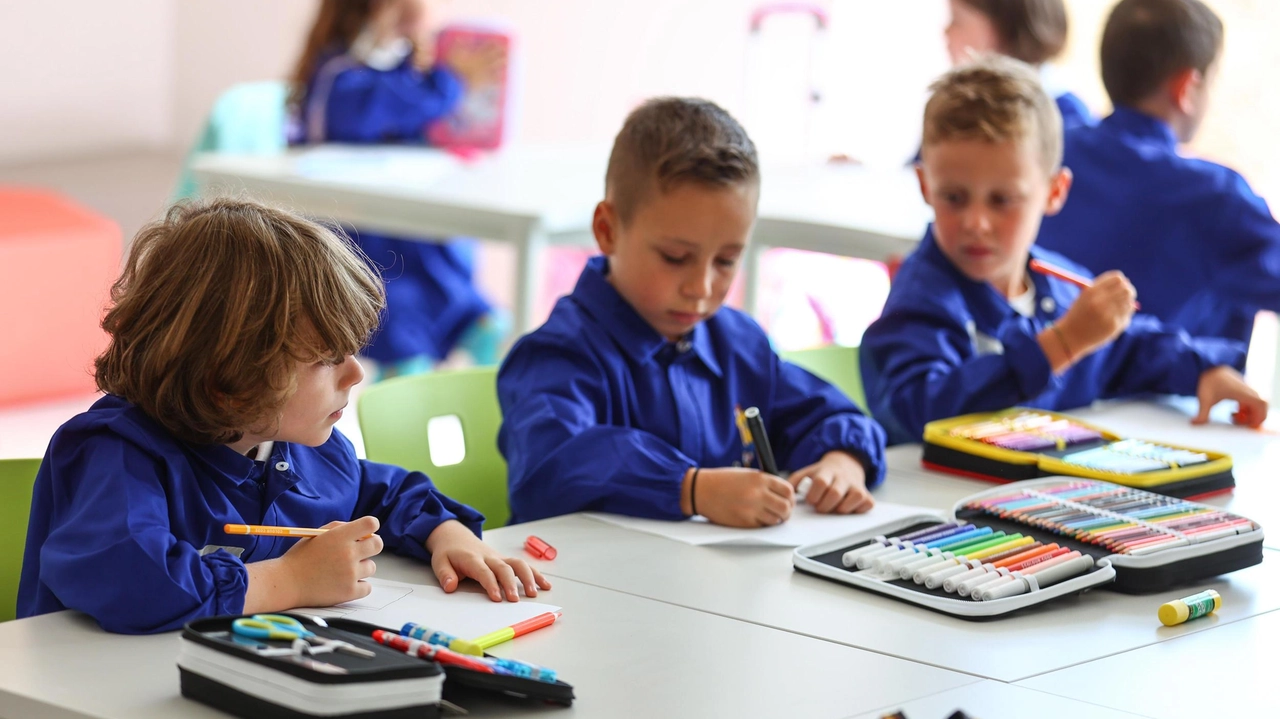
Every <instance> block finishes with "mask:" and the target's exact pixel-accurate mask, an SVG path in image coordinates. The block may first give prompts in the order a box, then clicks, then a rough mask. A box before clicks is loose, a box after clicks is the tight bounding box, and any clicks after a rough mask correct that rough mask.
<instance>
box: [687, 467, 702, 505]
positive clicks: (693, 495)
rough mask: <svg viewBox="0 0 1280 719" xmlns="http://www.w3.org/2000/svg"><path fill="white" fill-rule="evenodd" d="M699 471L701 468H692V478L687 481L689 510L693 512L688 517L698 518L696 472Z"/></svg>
mask: <svg viewBox="0 0 1280 719" xmlns="http://www.w3.org/2000/svg"><path fill="white" fill-rule="evenodd" d="M701 471H702V468H701V467H694V468H693V478H692V479H690V480H689V509H691V510H693V513H692V514H690V515H689V516H691V517H696V516H698V472H701Z"/></svg>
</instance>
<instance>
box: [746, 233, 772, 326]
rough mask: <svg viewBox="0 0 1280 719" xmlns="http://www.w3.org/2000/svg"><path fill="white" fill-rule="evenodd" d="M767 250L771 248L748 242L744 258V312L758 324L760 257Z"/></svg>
mask: <svg viewBox="0 0 1280 719" xmlns="http://www.w3.org/2000/svg"><path fill="white" fill-rule="evenodd" d="M767 249H769V248H768V247H765V246H764V245H762V244H760V243H758V242H755V241H752V242H748V243H747V249H746V253H745V255H744V256H743V258H742V284H743V292H742V311H743V312H746V313H747V314H748V315H750V316H751V317H754V318H755V319H756V321H757V322H758V321H759V320H760V318H759V317H758V316H757V314H756V312H757V310H759V307H758V306H757V305H758V304H759V302H760V292H759V290H760V256H761V255H763V254H764V251H765V250H767Z"/></svg>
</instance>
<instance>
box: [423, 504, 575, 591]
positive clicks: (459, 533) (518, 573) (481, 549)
mask: <svg viewBox="0 0 1280 719" xmlns="http://www.w3.org/2000/svg"><path fill="white" fill-rule="evenodd" d="M427 551H428V552H431V568H432V569H433V570H435V573H436V579H437V580H439V581H440V587H441V588H442V589H444V590H445V591H446V592H452V591H453V590H455V589H457V588H458V579H459V575H461V576H463V577H471V578H472V579H474V580H476V581H477V582H479V583H480V586H482V587H484V591H485V592H486V593H488V595H489V598H490V599H492V600H493V601H495V602H501V601H502V599H503V597H506V599H507V601H509V602H518V601H520V591H519V589H520V588H519V585H520V584H523V585H524V593H525V594H526V595H527V596H530V597H536V596H538V588H539V587H541V588H542V589H550V588H551V582H548V581H547V580H546V578H545V577H543V576H542V574H541V573H540V572H538V570H536V569H534V568H533V567H530V566H529V563H528V562H526V561H524V560H523V559H517V558H515V557H507V558H505V559H504V558H503V557H502V556H501V555H500V554H498V551H497V550H496V549H494V548H493V547H490V546H489V545H487V544H485V543H484V542H482V541H480V538H479V537H477V536H476V535H474V534H472V533H471V530H470V529H467V528H466V527H465V526H464V525H463V524H462V523H461V522H458V521H455V520H452V519H451V520H449V521H447V522H444V523H442V524H441V525H440V526H439V527H436V528H435V530H433V531H432V532H431V534H430V535H429V536H428V537H427ZM517 580H518V581H517Z"/></svg>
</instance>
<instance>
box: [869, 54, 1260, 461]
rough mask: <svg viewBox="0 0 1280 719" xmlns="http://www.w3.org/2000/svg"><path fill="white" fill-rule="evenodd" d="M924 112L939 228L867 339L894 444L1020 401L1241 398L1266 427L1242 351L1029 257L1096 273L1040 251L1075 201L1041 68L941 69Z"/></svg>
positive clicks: (1118, 278) (925, 177)
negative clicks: (1042, 232) (1242, 369)
mask: <svg viewBox="0 0 1280 719" xmlns="http://www.w3.org/2000/svg"><path fill="white" fill-rule="evenodd" d="M932 93H933V94H932V96H931V98H930V99H929V102H928V104H927V105H926V107H925V116H924V144H923V147H922V159H921V163H920V165H919V167H918V169H917V172H918V173H919V178H920V190H921V193H922V194H923V195H924V198H925V201H926V202H928V203H929V204H930V205H931V206H932V207H933V209H934V213H935V221H934V224H933V225H932V226H931V227H930V228H929V230H928V232H927V233H926V235H925V237H924V240H923V241H922V242H921V244H920V247H919V248H918V249H917V250H916V251H915V252H914V253H913V254H912V255H911V256H910V257H909V258H908V259H907V260H906V261H905V262H904V263H903V265H902V268H901V270H899V273H898V275H897V276H896V277H895V278H894V282H893V286H892V288H891V289H890V292H889V298H888V300H887V301H886V303H885V308H884V314H883V315H882V316H881V317H880V319H878V320H877V321H876V322H875V323H874V324H872V326H871V327H870V328H869V329H868V330H867V332H866V334H865V335H864V336H863V340H862V349H861V359H862V375H863V382H864V385H865V388H866V392H867V400H868V402H869V403H870V406H871V413H872V415H873V416H874V417H875V418H876V419H877V420H878V421H879V422H880V423H881V425H882V426H884V428H885V430H886V432H888V434H889V442H890V443H891V444H892V443H897V442H911V441H919V440H920V437H921V435H922V434H923V431H924V425H925V424H926V423H928V422H930V421H932V420H935V419H941V418H945V417H952V416H956V415H961V414H965V413H969V412H981V411H986V410H996V409H1001V408H1004V407H1009V406H1012V405H1024V406H1030V407H1039V408H1043V409H1053V410H1060V409H1067V408H1071V407H1080V406H1085V405H1088V404H1090V403H1092V402H1093V401H1094V400H1097V399H1101V398H1110V397H1124V396H1130V395H1136V394H1145V393H1163V394H1183V395H1195V396H1197V397H1198V398H1199V400H1200V412H1199V414H1198V415H1197V416H1196V418H1195V419H1194V420H1193V421H1194V422H1197V423H1203V422H1206V421H1207V420H1208V412H1209V409H1210V407H1212V406H1213V405H1215V404H1217V403H1218V402H1219V401H1222V400H1236V401H1238V402H1239V403H1240V411H1239V412H1238V413H1237V415H1236V421H1237V422H1240V423H1242V424H1248V425H1252V426H1257V425H1260V424H1261V423H1262V421H1263V420H1264V419H1265V418H1266V416H1267V403H1266V402H1265V401H1263V400H1262V399H1261V398H1260V397H1259V396H1258V394H1257V393H1256V392H1254V391H1253V390H1252V389H1250V388H1249V386H1248V385H1246V384H1245V383H1244V380H1243V379H1242V378H1241V377H1240V374H1239V373H1238V372H1236V371H1235V370H1234V369H1232V366H1233V365H1238V364H1239V363H1240V362H1241V361H1242V359H1243V353H1244V347H1243V346H1242V345H1241V344H1240V343H1238V342H1233V341H1229V340H1221V339H1207V338H1191V337H1188V336H1187V335H1186V334H1185V333H1183V332H1180V331H1173V330H1171V329H1168V328H1165V327H1164V326H1162V325H1161V324H1160V322H1159V321H1158V320H1156V319H1155V318H1152V317H1148V316H1145V315H1135V314H1134V309H1135V307H1134V306H1135V299H1136V294H1135V292H1134V289H1133V285H1131V284H1130V283H1129V281H1128V280H1127V279H1126V278H1125V277H1124V275H1123V274H1121V273H1119V272H1114V271H1113V272H1106V273H1103V274H1102V275H1100V276H1099V277H1097V278H1096V280H1094V281H1093V284H1092V285H1091V286H1086V287H1079V286H1077V283H1074V282H1071V281H1068V280H1064V279H1062V278H1061V277H1060V276H1059V275H1061V272H1057V273H1055V274H1053V275H1051V274H1044V273H1042V272H1030V271H1028V264H1029V261H1030V260H1031V259H1033V258H1034V259H1035V260H1038V261H1039V263H1045V264H1047V265H1050V266H1054V267H1055V268H1063V269H1065V270H1066V271H1067V272H1071V273H1074V274H1076V275H1079V276H1080V277H1081V278H1083V279H1085V280H1088V279H1089V278H1090V275H1089V273H1088V271H1087V270H1084V269H1083V268H1081V267H1079V266H1078V265H1075V264H1074V263H1071V262H1070V261H1068V260H1066V259H1065V258H1063V257H1061V256H1060V255H1056V254H1054V253H1052V252H1048V251H1046V250H1043V249H1040V248H1037V247H1034V246H1033V243H1034V242H1035V238H1036V233H1037V232H1038V230H1039V227H1040V221H1041V219H1042V218H1043V217H1044V216H1045V215H1046V214H1053V213H1055V212H1057V211H1058V210H1059V209H1061V208H1062V206H1063V204H1064V203H1065V202H1066V201H1067V192H1068V190H1069V189H1070V186H1071V173H1070V171H1069V170H1068V169H1066V168H1064V167H1063V166H1062V120H1061V117H1060V115H1059V113H1058V111H1057V109H1056V108H1055V107H1054V104H1053V101H1052V100H1051V99H1050V98H1049V97H1048V96H1047V95H1046V94H1045V92H1044V90H1043V88H1041V86H1040V84H1039V81H1038V80H1037V78H1036V76H1035V74H1034V72H1033V71H1032V70H1031V69H1030V68H1029V67H1027V66H1026V65H1024V64H1022V63H1020V62H1018V61H1016V60H1012V59H1008V58H1001V57H990V58H984V59H981V60H979V61H977V62H975V63H973V64H971V65H967V66H964V67H960V68H957V69H954V70H952V71H951V72H949V73H947V74H946V75H944V76H943V77H942V78H941V79H940V80H939V81H938V82H937V83H935V84H934V86H933V88H932Z"/></svg>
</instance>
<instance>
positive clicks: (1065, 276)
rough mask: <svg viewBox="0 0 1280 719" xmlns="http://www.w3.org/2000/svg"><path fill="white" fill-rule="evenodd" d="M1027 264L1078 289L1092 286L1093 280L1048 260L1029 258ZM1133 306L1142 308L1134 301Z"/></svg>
mask: <svg viewBox="0 0 1280 719" xmlns="http://www.w3.org/2000/svg"><path fill="white" fill-rule="evenodd" d="M1027 266H1028V267H1030V268H1031V269H1032V270H1035V271H1036V272H1039V273H1040V274H1042V275H1049V276H1050V277H1057V278H1058V279H1060V280H1064V281H1066V282H1070V283H1071V284H1073V285H1075V286H1076V287H1079V288H1080V289H1085V288H1088V287H1093V282H1092V281H1090V280H1089V279H1088V278H1085V277H1081V276H1080V275H1077V274H1076V273H1074V272H1070V271H1068V270H1064V269H1062V268H1061V267H1057V266H1055V265H1051V264H1049V263H1048V262H1041V261H1040V260H1036V259H1033V260H1031V262H1029V263H1027ZM1133 308H1134V309H1135V310H1140V309H1142V305H1140V304H1138V303H1137V302H1136V301H1135V302H1134V303H1133Z"/></svg>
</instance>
